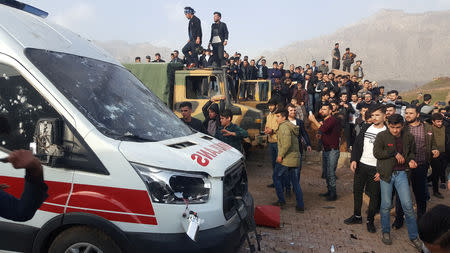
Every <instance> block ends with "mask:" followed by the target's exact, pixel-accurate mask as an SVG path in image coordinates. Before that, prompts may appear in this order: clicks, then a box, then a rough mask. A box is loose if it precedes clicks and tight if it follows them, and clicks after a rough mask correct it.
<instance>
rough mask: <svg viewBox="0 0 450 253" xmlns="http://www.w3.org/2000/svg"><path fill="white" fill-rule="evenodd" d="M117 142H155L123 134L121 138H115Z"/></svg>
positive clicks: (130, 134) (134, 135)
mask: <svg viewBox="0 0 450 253" xmlns="http://www.w3.org/2000/svg"><path fill="white" fill-rule="evenodd" d="M117 139H118V140H121V141H125V140H130V141H137V142H155V140H153V139H149V138H145V137H142V136H139V135H136V134H132V133H125V134H123V135H122V136H118V137H117Z"/></svg>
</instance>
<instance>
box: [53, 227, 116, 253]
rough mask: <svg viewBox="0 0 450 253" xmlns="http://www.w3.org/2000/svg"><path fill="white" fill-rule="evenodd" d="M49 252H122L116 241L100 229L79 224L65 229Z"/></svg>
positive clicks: (54, 241)
mask: <svg viewBox="0 0 450 253" xmlns="http://www.w3.org/2000/svg"><path fill="white" fill-rule="evenodd" d="M48 252H49V253H61V252H64V253H121V250H120V248H119V247H118V246H117V245H116V244H115V243H114V241H113V240H112V239H111V238H110V237H109V236H108V235H106V234H105V233H104V232H102V231H101V230H99V229H95V228H90V227H85V226H77V227H72V228H69V229H67V230H64V231H63V232H62V233H60V234H59V235H58V236H57V237H56V238H55V240H53V242H52V244H51V245H50V249H49V251H48Z"/></svg>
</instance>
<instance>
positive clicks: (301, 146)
mask: <svg viewBox="0 0 450 253" xmlns="http://www.w3.org/2000/svg"><path fill="white" fill-rule="evenodd" d="M194 14H195V11H194V10H193V9H192V8H191V7H186V8H185V15H186V17H187V18H188V19H189V26H188V27H189V28H188V34H189V40H188V43H187V44H186V46H185V47H184V48H183V50H182V51H183V54H184V55H185V56H184V58H183V59H180V58H179V55H178V51H174V52H173V53H172V55H171V57H172V59H171V62H180V63H183V64H185V65H186V67H187V68H192V67H225V68H226V70H227V74H228V77H229V81H228V85H229V87H228V88H229V91H230V92H231V95H232V97H233V98H234V100H236V101H238V100H239V99H254V94H255V90H254V89H255V87H254V86H252V84H251V82H249V83H246V82H242V81H246V80H257V79H260V80H270V81H271V84H272V85H271V86H270V85H269V82H266V83H265V82H262V83H260V85H259V94H260V100H262V101H267V100H268V110H269V114H268V116H267V118H266V123H265V128H264V133H265V134H266V135H267V136H268V149H269V153H270V157H271V161H272V162H271V164H272V168H273V175H272V180H273V184H271V185H269V187H274V188H275V193H276V196H277V198H278V200H277V202H276V203H274V204H275V205H278V206H280V207H281V208H284V207H285V205H286V196H290V195H291V192H293V194H295V198H296V210H297V211H298V212H300V213H303V212H304V211H305V203H304V201H303V193H302V189H301V186H300V175H301V168H302V160H303V159H302V157H303V155H304V152H307V151H310V150H312V145H311V140H310V137H309V136H308V131H307V129H308V130H309V132H311V130H312V129H316V130H317V135H316V136H314V137H315V138H317V139H318V140H319V145H318V149H319V150H320V151H322V175H321V176H322V178H324V179H325V180H326V185H327V190H326V192H324V193H323V194H320V196H322V197H325V198H326V200H327V201H336V200H337V199H338V194H337V190H336V189H337V187H336V179H337V177H336V168H337V164H338V160H339V157H340V152H341V150H342V149H343V150H345V151H349V152H351V159H350V160H351V161H350V170H351V171H352V172H353V173H354V182H353V194H354V210H353V214H352V215H351V216H350V217H349V218H347V219H345V220H344V223H345V224H348V225H352V224H361V223H362V214H361V206H362V198H363V193H364V192H365V193H366V194H367V195H368V196H369V197H370V203H369V209H368V212H367V219H366V226H367V230H368V231H369V232H371V233H375V232H376V226H375V224H374V216H375V214H377V213H380V217H381V231H382V242H383V243H385V244H387V245H390V244H392V238H391V236H390V229H391V227H392V228H394V229H399V228H401V227H402V226H403V223H404V222H406V226H407V229H408V236H409V239H410V240H411V242H412V244H413V245H414V247H415V248H416V249H417V250H419V251H422V249H423V244H422V242H421V241H420V239H419V229H418V228H420V226H418V224H419V225H420V224H422V225H421V226H422V227H424V229H426V226H427V224H424V222H421V218H422V217H423V216H426V215H425V213H426V211H427V201H428V200H429V199H430V192H429V189H428V182H431V186H432V196H433V197H436V198H443V195H442V194H441V193H440V191H439V189H441V188H443V189H445V188H447V187H448V188H449V189H450V181H449V180H450V177H449V176H448V173H447V172H446V169H447V165H448V159H449V156H448V155H449V154H450V101H449V104H448V105H447V106H446V107H445V104H444V106H442V104H439V103H435V104H432V103H431V101H432V97H431V95H430V94H425V95H423V96H422V97H420V98H418V99H416V100H413V101H410V102H407V101H404V100H402V97H401V96H399V92H398V91H396V90H390V91H387V92H386V91H385V88H384V87H383V86H379V85H378V83H377V82H376V81H369V80H367V79H364V77H365V76H364V70H363V67H362V61H361V60H356V63H355V58H356V54H355V53H353V52H351V51H350V48H346V50H345V53H344V54H343V55H342V57H341V53H340V51H339V43H336V44H335V45H334V48H333V49H332V50H331V55H330V57H331V59H332V65H331V67H330V66H329V63H328V61H326V60H321V61H320V65H317V62H316V61H312V62H311V64H309V63H308V64H305V66H295V65H293V64H291V65H290V66H289V68H288V69H285V68H284V63H283V62H277V61H274V62H273V63H272V68H269V67H268V66H267V65H266V59H265V58H264V57H262V56H261V57H260V58H259V59H257V60H255V59H249V57H247V56H244V57H241V56H242V55H241V54H240V53H237V52H236V53H234V55H232V56H230V55H229V54H228V53H227V52H226V51H225V50H224V46H225V45H226V44H227V41H228V29H227V27H226V25H225V23H223V22H221V13H219V12H214V14H213V15H214V23H213V24H212V27H211V37H210V40H209V44H208V49H206V50H205V49H203V48H202V47H201V42H202V32H201V26H200V20H199V19H198V18H197V17H196V16H195V15H194ZM210 46H212V47H213V50H210V48H209V47H210ZM198 55H201V56H200V58H199V57H198ZM155 57H156V55H155ZM157 59H158V60H159V61H161V59H160V58H157ZM147 60H148V61H150V57H148V58H147ZM155 61H156V60H155ZM341 61H342V66H343V67H342V71H341V70H340V67H341ZM354 63H355V65H354V66H353V67H352V65H353V64H354ZM242 83H244V85H242ZM269 87H271V88H272V90H271V97H269V95H268V90H269ZM419 100H423V101H422V103H420V101H419ZM215 102H217V101H214V100H211V101H210V102H208V103H207V104H206V105H205V106H204V108H203V113H204V116H205V121H204V122H200V121H198V120H196V119H193V118H192V117H191V116H190V113H191V112H192V105H190V104H189V102H186V103H183V104H182V105H181V107H180V110H181V112H182V115H183V120H184V121H185V122H186V123H187V124H188V125H190V126H191V127H193V128H194V129H197V130H198V131H202V132H204V133H207V134H210V135H211V136H215V137H217V138H219V139H220V140H222V141H225V142H227V143H229V144H230V145H231V146H233V147H235V148H237V149H238V150H241V151H242V148H241V145H240V142H241V141H242V139H243V138H245V137H246V136H247V133H246V131H245V130H243V129H241V128H240V127H238V126H236V125H233V124H232V123H231V119H232V117H233V115H232V113H231V111H229V110H221V109H220V108H219V106H218V104H217V103H215ZM439 106H440V107H439ZM430 166H431V168H432V174H431V176H429V177H427V171H428V168H429V167H430ZM446 184H448V185H446ZM410 185H411V186H412V189H413V191H412V192H413V195H414V198H415V202H416V204H417V213H416V212H415V211H414V209H413V204H412V203H413V202H412V197H411V193H410ZM393 202H394V204H393ZM393 206H395V209H396V217H395V220H394V222H393V224H392V225H391V224H390V214H389V213H390V209H391V208H392V207H393ZM441 209H442V208H441ZM447 217H448V215H447ZM446 236H447V237H445V238H446V239H445V240H447V241H449V240H450V239H449V238H448V237H449V236H448V235H446ZM421 237H423V235H421ZM425 237H426V236H425ZM425 242H427V241H426V240H425ZM427 245H428V246H430V245H431V246H432V242H431V241H428V244H427ZM431 246H430V247H431ZM445 247H450V246H449V245H448V244H445Z"/></svg>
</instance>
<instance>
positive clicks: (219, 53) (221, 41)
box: [208, 11, 228, 67]
mask: <svg viewBox="0 0 450 253" xmlns="http://www.w3.org/2000/svg"><path fill="white" fill-rule="evenodd" d="M221 18H222V14H221V13H220V12H218V11H216V12H214V23H213V24H212V25H211V38H210V39H209V45H208V48H209V46H210V45H212V48H213V57H214V62H215V64H216V67H220V66H223V65H225V59H224V57H223V51H224V47H225V46H226V45H227V43H228V28H227V25H226V24H225V23H223V22H221V21H220V20H221Z"/></svg>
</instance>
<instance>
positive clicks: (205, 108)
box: [202, 100, 225, 136]
mask: <svg viewBox="0 0 450 253" xmlns="http://www.w3.org/2000/svg"><path fill="white" fill-rule="evenodd" d="M220 107H221V108H222V109H223V108H224V107H225V104H224V102H223V100H221V101H220ZM209 109H211V110H213V111H214V112H215V113H216V115H217V116H216V118H215V119H214V121H215V122H216V131H217V129H219V127H220V116H219V113H220V109H219V105H218V104H217V103H214V102H213V101H211V100H210V101H208V102H206V104H205V105H204V106H203V107H202V112H203V116H205V120H204V121H203V127H204V128H205V131H206V132H207V131H208V123H209V121H210V120H211V119H210V118H209V111H208V110H209ZM213 136H214V135H213Z"/></svg>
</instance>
